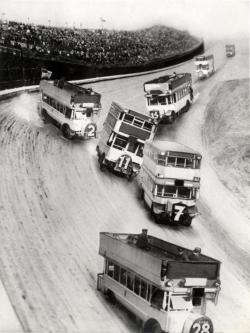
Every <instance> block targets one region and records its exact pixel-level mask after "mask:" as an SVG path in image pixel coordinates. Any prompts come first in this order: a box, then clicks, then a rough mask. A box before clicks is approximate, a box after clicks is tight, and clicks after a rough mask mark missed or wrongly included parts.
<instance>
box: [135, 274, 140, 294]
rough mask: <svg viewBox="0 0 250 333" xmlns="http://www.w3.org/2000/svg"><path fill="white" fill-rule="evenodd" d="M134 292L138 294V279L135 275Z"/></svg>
mask: <svg viewBox="0 0 250 333" xmlns="http://www.w3.org/2000/svg"><path fill="white" fill-rule="evenodd" d="M134 292H135V293H136V294H137V295H140V279H139V278H138V276H135V287H134Z"/></svg>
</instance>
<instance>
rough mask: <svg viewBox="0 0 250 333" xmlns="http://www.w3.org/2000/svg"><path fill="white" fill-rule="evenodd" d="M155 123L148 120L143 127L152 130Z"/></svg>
mask: <svg viewBox="0 0 250 333" xmlns="http://www.w3.org/2000/svg"><path fill="white" fill-rule="evenodd" d="M152 127H153V124H151V123H148V122H147V121H145V123H144V125H143V129H145V130H147V131H150V132H151V130H152Z"/></svg>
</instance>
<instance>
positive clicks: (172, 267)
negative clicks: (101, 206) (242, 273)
mask: <svg viewBox="0 0 250 333" xmlns="http://www.w3.org/2000/svg"><path fill="white" fill-rule="evenodd" d="M139 236H140V234H122V233H110V232H101V233H100V247H99V254H101V255H103V256H104V257H108V258H110V259H113V260H114V261H116V262H117V263H120V264H121V265H124V266H125V267H127V268H129V269H131V270H133V271H135V272H137V273H138V274H140V275H141V276H144V277H145V278H148V279H149V280H151V281H152V282H155V283H158V284H159V283H160V278H161V271H162V267H163V266H164V267H167V270H168V273H167V274H168V277H169V278H171V279H175V278H176V279H179V278H185V277H192V278H207V279H208V280H216V279H218V277H219V270H220V261H218V260H216V259H214V258H212V257H208V256H206V255H204V254H200V258H199V261H192V260H190V261H182V260H181V259H179V258H178V253H179V248H180V246H179V245H176V244H173V243H170V242H167V241H164V240H162V239H159V238H157V237H154V236H150V235H149V236H148V242H149V248H148V249H147V250H145V249H141V248H139V247H138V246H137V245H136V242H137V240H138V238H139ZM181 248H182V249H184V250H185V251H186V254H187V255H188V256H190V255H191V254H192V250H190V249H187V248H183V247H181Z"/></svg>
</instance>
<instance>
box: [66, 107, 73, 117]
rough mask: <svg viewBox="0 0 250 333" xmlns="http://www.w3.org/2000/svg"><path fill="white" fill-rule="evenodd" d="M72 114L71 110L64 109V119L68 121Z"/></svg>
mask: <svg viewBox="0 0 250 333" xmlns="http://www.w3.org/2000/svg"><path fill="white" fill-rule="evenodd" d="M71 114H72V110H71V109H70V108H68V107H66V112H65V117H66V118H68V119H70V118H71Z"/></svg>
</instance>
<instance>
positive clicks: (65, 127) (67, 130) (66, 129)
mask: <svg viewBox="0 0 250 333" xmlns="http://www.w3.org/2000/svg"><path fill="white" fill-rule="evenodd" d="M62 134H63V136H64V137H65V138H66V139H71V138H72V136H71V133H70V128H69V125H67V124H64V125H63V126H62Z"/></svg>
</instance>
